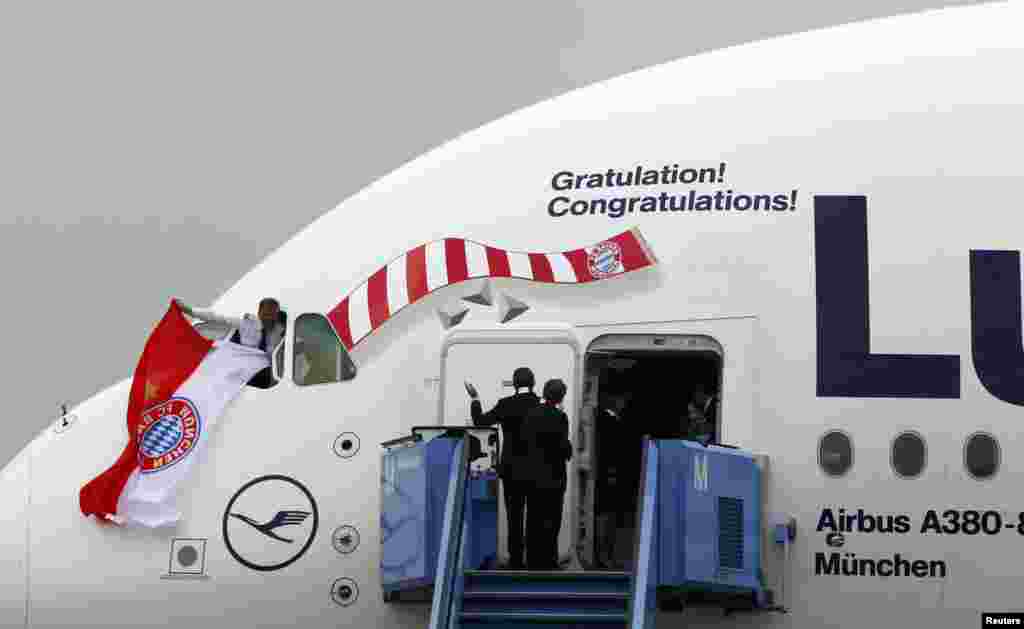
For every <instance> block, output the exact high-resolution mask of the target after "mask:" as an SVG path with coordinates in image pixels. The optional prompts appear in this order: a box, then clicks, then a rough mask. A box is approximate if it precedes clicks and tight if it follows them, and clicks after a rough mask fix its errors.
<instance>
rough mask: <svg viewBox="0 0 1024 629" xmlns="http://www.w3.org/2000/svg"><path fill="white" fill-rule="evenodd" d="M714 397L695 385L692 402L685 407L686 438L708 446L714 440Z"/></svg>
mask: <svg viewBox="0 0 1024 629" xmlns="http://www.w3.org/2000/svg"><path fill="white" fill-rule="evenodd" d="M717 410H718V409H717V405H716V400H715V396H714V395H711V394H709V393H708V392H707V390H706V389H705V388H704V385H703V384H697V386H696V387H695V388H694V392H693V400H692V401H691V402H690V403H689V404H687V405H686V414H687V420H688V421H687V423H688V430H687V436H686V438H687V439H689V440H690V441H698V442H700V443H703V444H704V445H708V444H709V443H711V442H712V441H714V439H715V414H716V412H717Z"/></svg>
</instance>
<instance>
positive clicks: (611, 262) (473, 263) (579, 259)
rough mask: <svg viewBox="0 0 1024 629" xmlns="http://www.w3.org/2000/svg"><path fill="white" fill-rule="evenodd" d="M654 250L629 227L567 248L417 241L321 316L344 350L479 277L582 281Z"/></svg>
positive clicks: (625, 267)
mask: <svg viewBox="0 0 1024 629" xmlns="http://www.w3.org/2000/svg"><path fill="white" fill-rule="evenodd" d="M656 263H657V258H655V257H654V252H653V251H652V250H651V248H650V246H649V245H648V244H647V241H646V240H644V237H643V236H642V235H640V230H639V229H636V228H634V229H630V230H627V231H624V232H622V233H621V234H617V235H615V236H612V237H611V238H608V239H607V240H603V241H601V242H599V243H597V244H593V245H590V246H587V247H580V248H578V249H573V250H571V251H560V252H556V253H531V252H527V251H508V250H506V249H499V248H497V247H492V246H490V245H485V244H481V243H478V242H473V241H472V240H466V239H464V238H444V239H442V240H435V241H433V242H428V243H426V244H423V245H420V246H419V247H416V248H415V249H412V250H410V251H407V252H406V253H405V255H402V256H399V257H397V258H395V259H394V260H392V261H391V262H389V263H388V264H387V265H386V266H383V267H381V268H380V269H379V270H378V271H377V272H376V273H374V274H373V275H371V276H370V278H369V279H368V280H366V281H365V282H363V283H362V284H361V285H360V286H358V287H356V289H355V290H353V291H352V292H351V293H349V294H348V295H347V296H346V297H345V298H344V299H342V300H341V302H340V303H339V304H338V305H337V306H335V307H334V308H333V309H331V311H330V312H329V313H328V314H327V317H328V318H329V319H330V320H331V323H333V324H334V329H335V330H337V331H338V336H339V337H340V338H341V342H342V343H344V345H345V348H346V349H350V350H351V349H352V348H353V347H354V346H355V345H358V344H359V342H360V341H361V340H363V339H364V338H366V337H367V336H369V335H370V333H372V332H374V331H376V330H377V329H378V328H379V327H381V326H382V325H384V323H385V322H386V321H388V320H389V319H390V318H391V317H393V316H395V314H396V313H398V311H399V310H402V309H403V308H405V307H406V306H409V305H411V304H414V303H416V302H417V301H419V300H420V299H423V298H424V297H426V296H427V295H429V294H430V293H432V292H434V291H436V290H438V289H440V288H444V287H445V286H450V285H452V284H456V283H458V282H464V281H466V280H471V279H474V278H481V277H512V278H518V279H524V280H530V281H533V282H544V283H549V284H585V283H588V282H595V281H598V280H605V279H609V278H613V277H617V276H619V275H622V274H623V273H629V272H630V271H636V270H638V269H643V268H646V267H649V266H652V265H654V264H656Z"/></svg>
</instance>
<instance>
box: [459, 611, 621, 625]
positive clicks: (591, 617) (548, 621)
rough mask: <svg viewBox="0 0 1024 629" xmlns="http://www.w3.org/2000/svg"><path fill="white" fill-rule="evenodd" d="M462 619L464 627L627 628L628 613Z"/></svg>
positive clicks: (493, 615)
mask: <svg viewBox="0 0 1024 629" xmlns="http://www.w3.org/2000/svg"><path fill="white" fill-rule="evenodd" d="M460 619H461V620H462V622H463V624H464V625H484V624H495V623H502V624H506V623H519V624H525V625H535V624H545V625H561V626H565V625H566V624H585V625H591V624H593V625H604V626H607V625H618V626H625V623H626V612H577V613H558V612H542V611H530V612H462V614H460ZM506 626H507V624H506Z"/></svg>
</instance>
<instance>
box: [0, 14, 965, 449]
mask: <svg viewBox="0 0 1024 629" xmlns="http://www.w3.org/2000/svg"><path fill="white" fill-rule="evenodd" d="M975 3H976V2H971V1H966V0H959V1H948V0H946V1H944V0H898V1H894V0H859V1H858V2H846V3H840V2H809V1H807V0H802V1H796V0H779V1H777V2H772V3H760V2H753V1H752V0H748V1H747V2H739V1H736V0H719V1H718V2H713V3H708V2H693V1H691V2H673V3H662V2H646V1H645V2H640V1H634V2H629V3H624V2H596V1H591V2H584V1H582V0H578V1H576V2H566V1H556V2H537V3H492V2H458V3H456V2H451V3H408V4H406V5H402V4H397V3H372V2H365V3H338V2H318V3H312V2H305V3H278V2H274V3H271V2H252V1H247V2H230V3H229V2H219V3H210V2H201V3H200V2H173V3H172V2H165V3H139V2H101V1H93V2H88V3H78V2H63V3H36V2H13V1H8V2H0V81H2V83H0V173H2V174H0V278H2V284H0V285H2V287H3V291H4V301H3V303H4V307H3V309H2V311H0V322H2V324H3V329H4V330H6V332H7V333H6V335H5V337H6V343H5V345H6V347H5V350H6V351H5V354H6V356H7V360H4V361H2V363H0V372H2V376H3V382H5V383H6V386H5V387H4V389H3V391H4V409H5V411H6V412H5V413H4V422H5V431H4V439H3V440H2V441H0V465H2V463H4V462H6V461H7V460H8V459H9V458H10V457H11V456H13V455H14V453H16V452H17V451H18V450H19V449H21V448H22V447H23V445H24V444H25V443H26V442H27V441H28V440H29V439H30V438H31V437H32V435H33V434H35V433H36V432H37V431H39V430H40V429H42V428H43V427H44V426H45V425H46V424H48V423H49V422H50V421H52V419H53V418H54V417H55V416H56V409H57V405H58V403H59V402H61V401H67V402H70V403H72V404H74V403H78V402H80V401H82V400H84V399H86V398H87V397H89V396H90V395H92V394H93V393H95V392H97V391H99V390H100V389H102V388H104V387H106V386H108V385H110V384H113V383H114V382H116V381H118V380H120V379H121V378H124V377H126V376H127V375H129V374H130V372H131V370H132V369H133V368H134V365H135V361H136V360H137V359H138V356H139V353H140V352H141V350H142V346H143V343H144V342H145V339H146V337H147V335H148V334H149V332H150V330H151V329H152V326H153V325H154V324H155V323H156V321H157V320H158V319H159V318H160V316H161V315H162V314H163V312H164V309H165V308H166V306H167V301H168V299H170V297H172V296H178V297H181V298H183V299H185V300H186V301H187V302H189V303H194V304H197V305H205V304H208V303H210V302H212V301H213V300H214V299H215V298H216V297H217V296H218V295H219V294H220V293H221V292H223V291H224V290H226V289H227V288H228V287H229V286H231V285H232V284H233V283H234V282H235V281H236V280H237V279H238V278H239V277H240V276H241V275H242V274H243V273H244V272H245V271H246V270H247V269H248V268H250V267H252V266H253V265H254V264H256V263H257V262H258V261H259V260H260V259H262V258H263V257H264V256H266V255H267V254H268V253H270V252H271V251H272V250H274V249H276V248H277V247H279V246H280V245H281V244H283V243H284V242H285V241H287V240H288V239H289V238H290V237H291V236H292V235H293V234H295V233H296V232H297V231H298V230H300V229H301V228H303V227H304V226H306V225H308V224H309V223H310V222H311V221H312V220H313V219H314V218H316V217H317V216H319V215H321V214H322V213H324V212H326V211H328V210H330V209H331V208H333V207H334V206H335V205H337V204H338V203H339V202H341V201H342V200H344V199H345V198H346V197H348V196H350V195H351V194H353V193H354V192H356V191H358V190H359V189H360V188H362V187H364V186H366V185H367V184H369V183H371V182H372V181H374V180H375V179H377V178H379V177H381V176H383V175H385V174H387V173H388V172H390V171H392V170H394V169H395V168H397V167H399V166H401V165H402V164H404V163H405V162H407V161H409V160H411V159H413V158H415V157H416V156H418V155H420V154H421V153H423V152H425V151H427V150H429V149H431V148H433V147H435V146H437V145H439V144H441V143H443V142H445V141H447V140H450V139H452V138H454V137H456V136H458V135H460V134H462V133H465V132H467V131H470V130H472V129H474V128H476V127H478V126H480V125H481V124H484V123H486V122H488V121H491V120H493V119H495V118H498V117H501V116H502V115H504V114H507V113H509V112H512V111H515V110H517V109H520V108H522V107H524V106H527V105H531V104H533V103H536V102H539V101H542V100H545V99H548V98H551V97H553V96H556V95H558V94H562V93H565V92H567V91H569V90H572V89H574V88H578V87H582V86H585V85H587V84H590V83H593V82H596V81H600V80H602V79H606V78H610V77H613V76H617V75H620V74H623V73H626V72H629V71H631V70H636V69H639V68H643V67H646V66H650V65H653V64H656V63H661V62H665V61H670V60H672V59H677V58H680V57H685V56H689V55H693V54H697V53H700V52H703V51H707V50H712V49H716V48H722V47H725V46H730V45H735V44H740V43H744V42H749V41H754V40H758V39H763V38H766V37H772V36H775V35H782V34H786V33H794V32H800V31H806V30H810V29H814V28H819V27H823V26H829V25H834V24H842V23H846V22H851V21H856V20H862V19H867V18H873V17H881V16H887V15H895V14H898V13H907V12H913V11H919V10H924V9H928V8H934V7H940V6H952V5H958V4H975Z"/></svg>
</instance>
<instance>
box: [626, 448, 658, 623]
mask: <svg viewBox="0 0 1024 629" xmlns="http://www.w3.org/2000/svg"><path fill="white" fill-rule="evenodd" d="M641 469H642V470H643V474H642V476H641V478H640V509H639V512H638V514H637V529H636V530H637V542H636V546H635V550H634V555H633V583H632V589H633V591H632V593H631V594H632V595H631V596H630V604H629V620H628V623H629V628H630V629H651V628H653V627H654V619H655V616H656V613H657V592H656V589H657V586H658V552H659V550H658V445H657V442H656V441H654V440H652V439H650V438H649V437H644V441H643V465H642V467H641Z"/></svg>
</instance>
